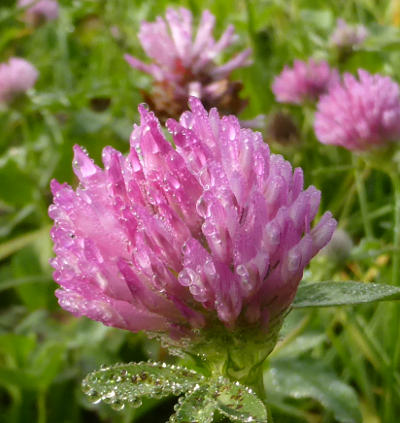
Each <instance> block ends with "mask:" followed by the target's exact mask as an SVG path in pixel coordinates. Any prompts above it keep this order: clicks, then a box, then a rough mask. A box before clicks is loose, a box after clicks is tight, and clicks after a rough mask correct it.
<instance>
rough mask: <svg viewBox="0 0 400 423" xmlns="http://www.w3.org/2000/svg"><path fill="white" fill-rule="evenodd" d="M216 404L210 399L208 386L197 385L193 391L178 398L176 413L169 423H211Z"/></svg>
mask: <svg viewBox="0 0 400 423" xmlns="http://www.w3.org/2000/svg"><path fill="white" fill-rule="evenodd" d="M215 407H216V403H215V400H213V399H212V398H211V397H210V392H209V386H208V385H197V386H196V387H195V388H194V390H193V391H191V392H189V393H188V394H187V395H186V396H184V397H181V398H179V401H178V406H177V408H176V413H175V414H173V415H172V416H171V417H170V419H169V421H170V423H186V422H191V423H211V422H212V421H213V417H214V411H215Z"/></svg>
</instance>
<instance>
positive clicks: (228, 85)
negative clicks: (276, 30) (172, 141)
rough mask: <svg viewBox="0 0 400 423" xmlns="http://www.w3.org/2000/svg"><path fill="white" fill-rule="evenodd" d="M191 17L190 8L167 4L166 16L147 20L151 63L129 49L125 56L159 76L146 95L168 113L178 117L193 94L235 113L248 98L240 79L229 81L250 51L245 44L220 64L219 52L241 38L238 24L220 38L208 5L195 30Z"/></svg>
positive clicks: (145, 40) (143, 31) (144, 36)
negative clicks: (243, 97)
mask: <svg viewBox="0 0 400 423" xmlns="http://www.w3.org/2000/svg"><path fill="white" fill-rule="evenodd" d="M192 20H193V16H192V14H191V12H190V11H189V10H187V9H185V8H183V7H181V8H179V9H178V10H175V9H168V10H167V13H166V20H164V19H163V18H162V17H160V16H159V17H158V18H157V20H156V21H155V22H142V24H141V26H140V31H139V39H140V42H141V44H142V47H143V49H144V51H145V52H146V54H147V56H148V57H149V58H150V59H151V62H150V63H149V64H147V63H144V62H142V61H141V60H139V59H137V58H136V57H132V56H130V55H129V54H126V55H125V59H126V61H127V62H128V63H129V64H130V65H131V66H132V67H133V68H135V69H138V70H140V71H142V72H145V73H147V74H149V75H151V76H152V77H153V78H154V80H155V84H154V87H153V91H152V92H151V93H149V94H148V93H146V94H145V100H146V101H147V102H148V103H149V104H150V105H151V106H152V107H153V108H154V109H155V111H156V112H158V113H157V114H158V115H159V116H161V117H163V118H165V117H179V115H180V114H181V113H182V112H183V111H184V110H185V109H186V105H187V101H188V98H189V96H196V97H198V98H200V99H201V100H202V102H203V104H204V105H205V106H206V107H207V108H210V107H213V106H218V107H219V108H220V111H224V112H226V113H236V112H238V111H240V110H241V109H242V108H243V106H244V105H245V102H244V101H243V100H241V99H240V98H239V96H238V94H239V91H240V89H241V84H240V83H238V82H232V81H230V74H231V73H232V71H233V70H235V69H237V68H240V67H242V66H246V65H248V64H249V63H250V62H249V60H248V57H249V55H250V53H251V51H250V49H246V50H244V51H242V52H240V53H238V54H237V55H235V56H234V57H233V58H231V59H230V60H228V62H226V63H224V64H218V63H217V62H219V60H218V59H219V56H220V55H221V54H223V52H224V51H225V50H226V49H227V48H228V47H229V46H230V45H231V44H232V43H233V42H234V41H235V39H236V38H235V34H234V29H233V26H232V25H230V26H229V27H228V28H227V29H226V30H225V32H224V33H223V34H222V36H221V37H220V39H219V40H218V41H216V40H215V39H214V37H213V35H212V32H213V29H214V25H215V17H214V16H213V15H212V14H211V13H210V12H209V11H208V10H206V11H204V12H203V14H202V16H201V19H200V23H199V26H198V28H197V32H196V34H194V32H195V31H194V28H193V23H192ZM222 108H223V109H224V110H221V109H222Z"/></svg>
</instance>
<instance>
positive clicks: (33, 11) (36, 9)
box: [18, 0, 59, 23]
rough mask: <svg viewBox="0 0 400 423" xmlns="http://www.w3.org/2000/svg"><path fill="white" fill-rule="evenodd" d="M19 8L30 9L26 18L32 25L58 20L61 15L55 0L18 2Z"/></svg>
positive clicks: (25, 0)
mask: <svg viewBox="0 0 400 423" xmlns="http://www.w3.org/2000/svg"><path fill="white" fill-rule="evenodd" d="M29 5H32V6H31V7H28V6H29ZM18 7H20V8H23V7H28V9H27V10H26V15H25V16H26V19H27V20H28V21H29V22H32V23H40V22H42V21H51V20H54V19H57V18H58V14H59V5H58V2H57V1H55V0H39V1H35V0H18Z"/></svg>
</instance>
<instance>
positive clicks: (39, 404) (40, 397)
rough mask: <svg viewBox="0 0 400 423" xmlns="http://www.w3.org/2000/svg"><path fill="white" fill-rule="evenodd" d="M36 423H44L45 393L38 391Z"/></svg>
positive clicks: (45, 418) (45, 419) (45, 417)
mask: <svg viewBox="0 0 400 423" xmlns="http://www.w3.org/2000/svg"><path fill="white" fill-rule="evenodd" d="M37 408H38V420H37V421H38V423H46V421H47V416H46V392H45V391H44V390H40V391H39V393H38V397H37Z"/></svg>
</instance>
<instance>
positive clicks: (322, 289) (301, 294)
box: [292, 282, 400, 308]
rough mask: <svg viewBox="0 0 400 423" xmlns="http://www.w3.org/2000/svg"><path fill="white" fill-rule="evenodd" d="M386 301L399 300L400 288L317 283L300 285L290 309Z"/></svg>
mask: <svg viewBox="0 0 400 423" xmlns="http://www.w3.org/2000/svg"><path fill="white" fill-rule="evenodd" d="M387 300H400V288H398V287H396V286H392V285H384V284H375V283H363V282H318V283H307V284H304V285H300V287H299V289H298V291H297V295H296V298H295V299H294V302H293V304H292V307H293V308H304V307H330V306H339V305H352V304H362V303H371V302H376V301H387Z"/></svg>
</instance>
